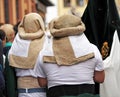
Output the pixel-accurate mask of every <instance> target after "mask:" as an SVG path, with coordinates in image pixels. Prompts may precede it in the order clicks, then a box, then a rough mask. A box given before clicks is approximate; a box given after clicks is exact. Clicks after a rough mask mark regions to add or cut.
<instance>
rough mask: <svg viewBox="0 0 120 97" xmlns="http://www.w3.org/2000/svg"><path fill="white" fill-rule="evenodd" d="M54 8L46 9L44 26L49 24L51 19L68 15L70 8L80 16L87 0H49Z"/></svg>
mask: <svg viewBox="0 0 120 97" xmlns="http://www.w3.org/2000/svg"><path fill="white" fill-rule="evenodd" d="M50 1H51V2H52V3H53V4H54V6H49V7H47V14H46V24H47V23H49V22H50V21H51V20H52V19H53V18H55V17H57V16H61V15H63V14H65V13H70V11H71V8H72V7H74V8H75V10H76V11H77V12H78V13H79V14H80V15H82V14H83V12H84V10H85V8H86V6H87V2H88V0H50Z"/></svg>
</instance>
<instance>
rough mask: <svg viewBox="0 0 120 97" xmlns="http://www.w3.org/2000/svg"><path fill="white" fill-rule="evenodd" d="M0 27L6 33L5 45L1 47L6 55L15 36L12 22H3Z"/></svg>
mask: <svg viewBox="0 0 120 97" xmlns="http://www.w3.org/2000/svg"><path fill="white" fill-rule="evenodd" d="M0 29H2V30H3V31H4V32H5V33H6V44H5V47H4V48H3V52H4V54H5V56H6V55H7V53H8V51H9V49H10V48H11V46H12V42H13V40H14V38H15V31H14V29H13V25H12V24H3V25H2V26H1V27H0Z"/></svg>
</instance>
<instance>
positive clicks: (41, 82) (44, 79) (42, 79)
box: [38, 77, 47, 87]
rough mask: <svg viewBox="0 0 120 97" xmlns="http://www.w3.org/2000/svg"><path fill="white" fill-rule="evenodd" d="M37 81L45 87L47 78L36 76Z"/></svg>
mask: <svg viewBox="0 0 120 97" xmlns="http://www.w3.org/2000/svg"><path fill="white" fill-rule="evenodd" d="M38 83H39V85H40V87H46V86H47V79H46V78H41V77H38Z"/></svg>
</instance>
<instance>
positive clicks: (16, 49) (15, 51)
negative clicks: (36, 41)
mask: <svg viewBox="0 0 120 97" xmlns="http://www.w3.org/2000/svg"><path fill="white" fill-rule="evenodd" d="M30 42H31V40H23V39H21V38H20V37H19V34H17V35H16V37H15V39H14V41H13V44H12V47H11V49H10V51H9V54H11V55H15V56H20V57H27V56H28V51H29V46H30Z"/></svg>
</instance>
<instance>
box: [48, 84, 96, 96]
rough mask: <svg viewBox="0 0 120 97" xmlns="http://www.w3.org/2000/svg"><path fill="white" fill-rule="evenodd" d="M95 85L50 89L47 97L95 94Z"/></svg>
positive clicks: (61, 86) (65, 86) (64, 86)
mask: <svg viewBox="0 0 120 97" xmlns="http://www.w3.org/2000/svg"><path fill="white" fill-rule="evenodd" d="M94 90H95V87H94V84H82V85H60V86H54V87H51V88H50V89H48V92H47V97H61V96H77V95H79V94H83V93H90V94H94Z"/></svg>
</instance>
